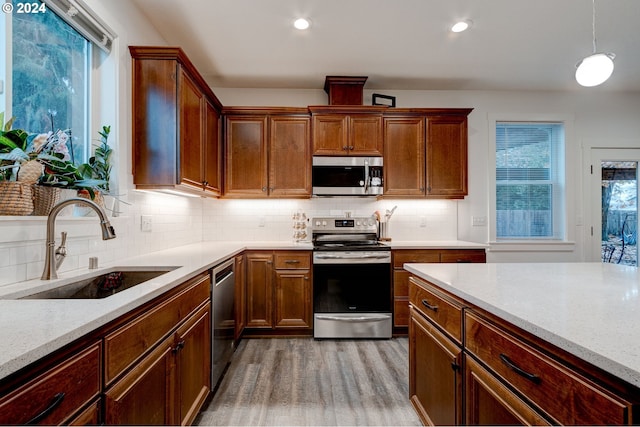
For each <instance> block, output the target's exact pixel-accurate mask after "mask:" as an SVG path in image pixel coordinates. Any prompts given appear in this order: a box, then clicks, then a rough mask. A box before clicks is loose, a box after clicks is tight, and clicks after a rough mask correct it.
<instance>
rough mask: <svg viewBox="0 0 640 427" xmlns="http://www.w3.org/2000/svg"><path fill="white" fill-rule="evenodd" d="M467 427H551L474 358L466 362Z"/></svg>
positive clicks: (467, 359) (469, 358) (466, 359)
mask: <svg viewBox="0 0 640 427" xmlns="http://www.w3.org/2000/svg"><path fill="white" fill-rule="evenodd" d="M465 379H466V383H465V387H466V401H465V405H466V406H465V407H466V411H465V424H466V425H512V426H515V425H550V423H549V422H548V421H547V420H545V419H544V418H543V417H541V416H540V414H539V413H538V412H537V411H536V410H535V409H533V408H532V407H531V406H530V405H528V404H527V403H525V402H524V401H523V400H522V399H520V398H519V397H518V396H517V395H516V394H515V393H513V392H512V391H511V390H510V389H508V388H507V387H506V386H505V385H504V384H502V383H501V382H500V381H499V380H498V379H497V378H496V377H495V376H494V375H493V374H491V373H490V372H489V371H487V370H486V369H485V368H483V367H482V365H480V364H479V363H478V362H476V361H475V360H474V359H473V358H472V357H466V358H465Z"/></svg>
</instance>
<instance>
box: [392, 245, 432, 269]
mask: <svg viewBox="0 0 640 427" xmlns="http://www.w3.org/2000/svg"><path fill="white" fill-rule="evenodd" d="M391 253H392V254H393V268H402V265H403V264H404V263H405V262H440V251H439V250H438V249H421V250H413V249H412V250H395V251H391Z"/></svg>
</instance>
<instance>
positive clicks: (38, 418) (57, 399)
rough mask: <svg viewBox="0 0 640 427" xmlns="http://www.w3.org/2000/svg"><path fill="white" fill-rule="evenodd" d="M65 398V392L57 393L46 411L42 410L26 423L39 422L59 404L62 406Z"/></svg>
mask: <svg viewBox="0 0 640 427" xmlns="http://www.w3.org/2000/svg"><path fill="white" fill-rule="evenodd" d="M63 400H64V393H58V394H56V395H55V396H53V399H51V403H50V404H49V406H47V408H46V409H45V410H44V411H42V412H40V413H39V414H38V415H36V416H35V417H33V418H31V419H30V420H29V421H27V422H26V423H25V424H26V425H33V424H38V423H39V422H40V421H42V420H43V419H45V418H46V417H48V416H49V414H51V413H52V412H53V411H54V410H55V409H56V408H57V407H58V406H60V404H61V403H62V401H63Z"/></svg>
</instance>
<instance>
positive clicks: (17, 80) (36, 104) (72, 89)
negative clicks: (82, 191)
mask: <svg viewBox="0 0 640 427" xmlns="http://www.w3.org/2000/svg"><path fill="white" fill-rule="evenodd" d="M42 10H45V12H44V13H29V14H27V13H24V14H23V13H16V14H14V15H12V62H11V64H12V100H11V101H12V102H11V107H12V108H11V109H12V112H11V115H12V116H14V117H15V118H16V120H15V122H14V128H19V129H24V130H26V131H27V132H29V133H43V132H46V131H54V132H55V131H56V130H58V129H61V130H67V132H68V133H69V134H70V136H71V138H70V139H69V145H70V146H69V147H68V148H69V152H70V154H71V158H72V161H73V162H74V163H76V164H78V163H83V162H85V161H86V160H87V158H88V156H89V150H90V148H91V146H90V141H91V138H90V135H89V133H90V132H89V127H90V126H89V114H88V113H89V105H90V104H89V93H90V69H91V68H90V59H91V43H90V42H89V41H88V40H87V39H86V38H84V37H83V36H82V35H81V34H80V33H78V32H77V31H76V30H75V29H73V28H72V27H71V26H69V25H68V24H67V23H66V22H65V21H63V20H62V19H61V18H60V17H58V15H56V14H55V13H54V12H53V11H51V10H50V9H46V8H43V9H42Z"/></svg>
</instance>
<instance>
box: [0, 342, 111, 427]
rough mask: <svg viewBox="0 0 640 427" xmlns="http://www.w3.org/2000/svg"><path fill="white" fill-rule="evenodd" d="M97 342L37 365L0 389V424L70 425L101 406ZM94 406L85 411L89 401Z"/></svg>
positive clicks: (99, 359)
mask: <svg viewBox="0 0 640 427" xmlns="http://www.w3.org/2000/svg"><path fill="white" fill-rule="evenodd" d="M101 354H102V346H101V343H100V341H95V340H92V341H90V342H88V343H86V344H81V345H80V346H74V347H73V348H71V349H70V350H68V351H63V352H62V354H60V355H58V356H54V357H52V358H48V360H45V361H43V362H39V363H38V366H36V367H33V368H31V369H30V370H29V371H28V372H26V374H18V375H17V376H14V377H13V379H12V380H11V381H8V382H7V381H5V382H4V385H3V387H2V388H0V396H1V397H0V424H2V425H7V424H43V425H57V424H69V423H73V422H74V420H82V419H85V418H83V417H82V415H83V413H84V412H86V411H88V410H90V408H92V407H97V406H99V405H100V401H99V393H100V390H101V388H102V381H101V374H100V368H101V365H100V363H101ZM92 401H93V404H92V405H91V406H89V408H88V409H85V410H83V408H85V407H87V405H88V404H89V402H92Z"/></svg>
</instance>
